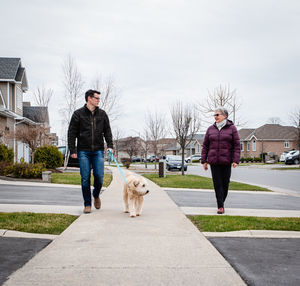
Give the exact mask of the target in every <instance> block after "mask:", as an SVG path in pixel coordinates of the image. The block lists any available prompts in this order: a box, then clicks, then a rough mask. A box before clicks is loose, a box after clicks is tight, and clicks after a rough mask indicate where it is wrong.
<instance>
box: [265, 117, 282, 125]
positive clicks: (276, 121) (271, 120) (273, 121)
mask: <svg viewBox="0 0 300 286" xmlns="http://www.w3.org/2000/svg"><path fill="white" fill-rule="evenodd" d="M267 123H269V124H281V123H282V121H281V119H280V118H279V117H270V118H269V119H268V121H267Z"/></svg>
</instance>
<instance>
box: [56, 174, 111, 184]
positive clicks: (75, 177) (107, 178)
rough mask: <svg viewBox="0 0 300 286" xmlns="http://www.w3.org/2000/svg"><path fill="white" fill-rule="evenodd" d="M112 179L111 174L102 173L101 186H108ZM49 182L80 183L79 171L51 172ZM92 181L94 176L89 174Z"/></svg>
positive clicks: (92, 181)
mask: <svg viewBox="0 0 300 286" xmlns="http://www.w3.org/2000/svg"><path fill="white" fill-rule="evenodd" d="M111 181H112V175H111V174H104V178H103V187H108V186H109V184H110V183H111ZM51 183H56V184H72V185H80V184H81V178H80V174H79V173H67V172H66V173H52V174H51ZM93 183H94V177H93V175H92V176H91V184H93Z"/></svg>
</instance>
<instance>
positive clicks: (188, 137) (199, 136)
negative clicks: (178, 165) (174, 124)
mask: <svg viewBox="0 0 300 286" xmlns="http://www.w3.org/2000/svg"><path fill="white" fill-rule="evenodd" d="M204 137H205V134H194V136H193V139H194V140H197V141H201V140H204ZM190 138H191V135H189V136H187V139H190Z"/></svg>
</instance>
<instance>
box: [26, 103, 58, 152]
mask: <svg viewBox="0 0 300 286" xmlns="http://www.w3.org/2000/svg"><path fill="white" fill-rule="evenodd" d="M23 116H24V117H26V118H29V119H30V120H32V121H34V122H36V123H38V124H39V125H40V126H41V127H43V129H44V136H43V138H42V139H41V141H42V142H41V143H40V144H41V145H55V146H57V145H58V138H57V136H56V133H51V132H50V123H49V113H48V107H47V106H31V103H30V102H23Z"/></svg>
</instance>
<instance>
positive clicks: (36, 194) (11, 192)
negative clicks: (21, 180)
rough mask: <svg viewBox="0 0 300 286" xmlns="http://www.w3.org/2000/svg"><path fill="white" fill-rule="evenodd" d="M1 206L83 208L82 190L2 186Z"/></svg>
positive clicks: (0, 187) (0, 192)
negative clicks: (23, 205) (27, 205)
mask: <svg viewBox="0 0 300 286" xmlns="http://www.w3.org/2000/svg"><path fill="white" fill-rule="evenodd" d="M0 204H30V205H62V206H81V205H82V204H83V199H82V193H81V189H80V188H59V187H46V186H45V187H44V186H43V187H39V186H38V187H36V186H21V185H2V184H1V185H0Z"/></svg>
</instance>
